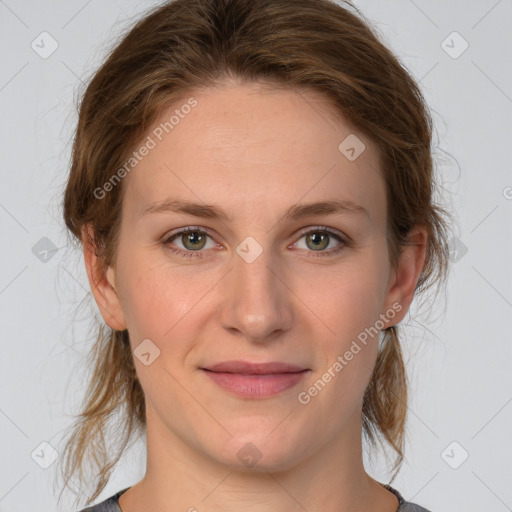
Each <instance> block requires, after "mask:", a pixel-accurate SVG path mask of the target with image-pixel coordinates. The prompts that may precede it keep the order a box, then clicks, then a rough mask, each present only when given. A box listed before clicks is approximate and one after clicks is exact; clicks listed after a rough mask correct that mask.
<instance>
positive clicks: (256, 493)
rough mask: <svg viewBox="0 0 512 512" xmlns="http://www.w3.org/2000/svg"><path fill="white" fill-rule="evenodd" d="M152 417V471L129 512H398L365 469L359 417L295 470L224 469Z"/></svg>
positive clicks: (125, 498)
mask: <svg viewBox="0 0 512 512" xmlns="http://www.w3.org/2000/svg"><path fill="white" fill-rule="evenodd" d="M150 411H151V409H150V407H148V414H147V420H148V421H147V440H148V443H147V469H146V474H145V476H144V478H143V479H142V480H141V481H140V482H139V483H138V484H137V485H135V486H133V487H132V488H130V489H129V490H128V491H126V492H125V493H124V494H123V495H122V496H121V497H120V499H119V505H120V507H121V508H122V510H123V512H135V511H137V512H145V511H148V510H152V511H155V512H156V511H158V512H166V511H170V510H186V511H190V512H194V511H200V510H206V509H207V510H208V511H209V512H221V511H222V512H230V511H235V510H237V511H238V510H240V509H243V510H246V511H247V512H267V511H268V510H286V511H290V512H304V511H305V510H307V511H308V512H314V511H322V512H325V511H336V512H344V511H347V512H348V511H350V512H359V511H361V512H362V511H363V510H373V511H375V512H396V510H397V508H398V501H397V499H396V497H395V496H394V495H393V494H392V493H390V492H389V491H387V490H386V489H385V488H384V487H382V486H381V485H380V484H379V483H378V482H376V481H375V480H373V479H372V478H371V477H369V476H368V475H367V473H366V471H365V470H364V466H363V462H362V448H361V421H360V418H361V416H360V412H359V411H355V414H354V415H353V417H351V418H350V420H349V421H348V422H347V425H346V428H345V429H344V431H343V433H342V434H341V435H339V436H338V437H337V438H336V439H335V440H334V441H331V442H327V443H325V444H323V445H320V447H319V448H317V449H315V450H314V452H312V453H311V455H310V456H309V457H306V458H304V459H302V460H301V461H300V462H299V463H297V464H295V465H293V467H283V466H278V465H275V466H270V465H268V464H267V466H262V467H259V466H258V465H256V466H254V467H253V468H250V469H248V468H240V464H236V463H235V461H234V462H233V464H232V465H226V464H220V463H219V462H218V461H217V460H215V459H213V458H211V457H208V456H206V455H205V453H204V451H201V450H198V449H197V447H193V446H190V445H189V444H187V442H186V440H184V439H183V438H181V437H179V436H177V435H176V434H175V433H173V432H170V431H169V429H168V428H167V427H166V426H165V425H164V424H162V422H160V421H159V419H158V417H157V415H156V414H154V413H153V414H152V413H151V412H150Z"/></svg>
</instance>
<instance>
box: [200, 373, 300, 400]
mask: <svg viewBox="0 0 512 512" xmlns="http://www.w3.org/2000/svg"><path fill="white" fill-rule="evenodd" d="M203 372H204V373H206V375H207V376H208V377H209V378H210V379H212V380H213V382H215V384H217V385H218V386H220V387H221V388H223V389H226V390H228V391H231V392H232V393H235V394H236V395H238V396H243V397H247V398H264V397H268V396H274V395H277V394H278V393H281V392H282V391H285V390H286V389H290V388H292V387H293V386H296V385H297V384H298V383H299V382H300V381H301V380H302V379H303V378H304V375H305V374H306V373H307V372H308V370H304V371H302V372H293V373H274V374H269V375H244V374H241V373H222V372H212V371H209V370H203Z"/></svg>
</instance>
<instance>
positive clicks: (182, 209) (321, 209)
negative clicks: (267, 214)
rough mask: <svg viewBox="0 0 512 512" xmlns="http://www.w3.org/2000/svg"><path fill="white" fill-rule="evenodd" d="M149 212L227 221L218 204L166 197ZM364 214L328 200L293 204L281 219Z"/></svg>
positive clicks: (147, 210) (347, 203) (349, 203)
mask: <svg viewBox="0 0 512 512" xmlns="http://www.w3.org/2000/svg"><path fill="white" fill-rule="evenodd" d="M150 213H185V214H188V215H193V216H195V217H204V218H210V219H220V220H223V221H226V222H229V221H230V220H231V218H230V217H229V215H228V214H227V213H226V212H225V211H224V210H222V208H219V207H218V206H214V205H209V204H199V203H194V202H192V201H187V200H183V199H175V198H168V199H165V200H164V201H159V202H155V203H151V204H150V205H149V206H148V207H146V208H145V209H144V210H143V212H142V213H141V215H140V216H141V217H142V216H144V215H147V214H150ZM340 213H341V214H343V213H346V214H351V215H364V216H366V217H368V218H370V214H369V213H368V211H367V210H366V209H365V208H363V207H362V206H360V205H358V204H356V203H354V202H353V201H350V200H330V201H319V202H315V203H303V204H294V205H292V206H290V208H288V210H287V211H286V212H285V214H284V215H283V217H281V219H290V220H296V219H299V218H301V217H306V216H311V215H333V214H340Z"/></svg>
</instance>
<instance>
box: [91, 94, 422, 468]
mask: <svg viewBox="0 0 512 512" xmlns="http://www.w3.org/2000/svg"><path fill="white" fill-rule="evenodd" d="M192 96H193V100H192V99H190V98H188V97H187V98H185V99H184V100H183V102H181V103H176V104H175V105H173V106H172V108H170V109H169V110H167V111H165V112H164V113H162V116H161V117H160V118H159V119H158V121H157V122H156V123H155V124H154V125H153V126H152V127H151V129H150V131H149V132H148V134H147V136H149V138H148V137H146V138H145V139H144V140H143V141H142V142H141V144H140V147H142V146H143V145H146V147H147V148H148V149H147V150H139V146H138V147H137V148H136V150H138V157H137V158H139V160H140V161H139V160H138V163H137V164H136V166H134V167H133V169H132V170H130V172H129V173H128V175H127V176H126V177H125V178H124V181H123V183H122V186H123V187H125V191H124V192H125V194H124V199H123V209H122V222H121V227H120V236H119V242H118V250H117V256H116V260H115V265H114V266H113V268H111V269H109V270H108V271H107V273H106V277H107V279H108V280H109V281H110V283H111V284H112V285H113V288H114V289H115V290H116V292H117V295H114V294H113V292H109V291H105V294H104V295H105V298H103V299H102V298H99V299H98V297H99V295H98V293H99V292H98V291H97V290H96V292H95V294H96V297H97V300H98V303H99V305H100V309H101V310H102V313H103V314H104V317H105V319H106V321H107V323H109V325H111V326H112V327H114V328H117V329H119V328H124V327H126V328H127V329H128V332H129V336H130V340H131V344H132V348H133V349H134V353H135V364H136V369H137V374H138V377H139V379H140V382H141V385H142V387H143V389H144V392H145V398H146V406H147V421H148V440H149V437H150V436H152V439H153V442H160V443H161V446H162V448H163V447H164V446H168V444H166V443H169V442H171V443H174V445H176V443H183V444H184V445H186V446H187V447H188V448H192V449H193V450H196V452H197V451H199V452H201V453H202V454H203V455H206V456H207V457H208V458H210V459H213V460H216V461H219V462H222V463H225V464H228V465H231V466H238V467H243V466H251V465H253V464H255V463H257V465H258V466H259V467H262V468H274V469H279V468H281V469H285V468H287V467H292V466H293V465H296V464H298V463H299V462H300V461H301V460H305V458H306V457H309V456H311V455H312V454H313V453H315V452H319V451H320V450H324V451H325V450H328V447H333V446H334V445H335V444H336V443H353V441H354V440H356V441H358V437H357V436H359V434H360V430H361V406H362V398H363V394H364V391H365V388H366V386H367V384H368V382H369V379H370V376H371V373H372V370H373V367H374V364H375V360H376V356H377V350H378V341H379V336H378V334H377V335H376V334H375V333H376V332H377V331H378V330H379V329H382V328H385V327H388V326H390V325H394V324H396V323H397V322H399V321H400V320H401V319H402V318H403V316H404V314H405V312H406V309H407V307H408V305H409V300H410V298H411V297H410V296H406V293H405V291H404V286H403V284H402V281H400V280H398V279H397V275H398V274H397V273H395V272H394V271H392V269H391V267H390V264H389V261H388V247H387V243H386V190H385V184H384V180H383V177H382V175H381V171H380V170H379V162H378V155H377V150H376V146H375V145H374V144H373V143H372V142H371V141H370V140H369V139H368V138H367V137H365V136H363V135H361V134H360V133H359V132H358V131H356V130H354V129H352V128H351V127H350V126H349V125H348V124H346V123H342V122H341V121H340V120H339V119H336V118H335V117H334V116H333V115H332V111H333V108H332V107H331V105H330V104H329V103H328V101H327V100H326V99H324V98H323V97H321V96H318V95H316V94H314V93H312V92H304V91H303V92H300V93H298V92H293V91H291V90H282V89H281V90H272V91H271V90H266V89H262V88H260V87H257V86H256V85H254V84H250V85H244V86H240V85H232V84H230V85H226V86H225V87H223V88H219V89H215V90H213V89H212V90H208V91H205V92H198V93H197V94H193V95H192ZM185 105H189V107H190V108H189V107H186V106H185ZM176 110H177V111H178V112H175V111H176ZM173 115H174V116H175V117H174V118H172V120H171V121H169V120H170V119H171V116H173ZM177 119H179V120H178V121H177ZM166 122H167V123H168V124H167V125H165V123H166ZM164 127H165V128H164ZM167 132H168V133H167ZM340 144H341V146H340ZM362 144H364V146H363V145H362ZM143 153H144V154H145V156H143ZM118 186H119V185H118ZM99 200H101V199H99ZM334 202H336V204H337V205H338V206H337V207H333V205H334ZM314 205H317V206H314ZM322 205H323V206H322ZM185 229H190V230H191V231H192V232H191V233H189V234H180V232H181V231H183V230H185ZM409 281H411V280H409ZM411 282H412V281H411ZM401 286H402V287H401ZM413 287H414V286H413V284H410V283H409V288H408V289H407V290H408V293H409V292H412V289H413ZM407 290H406V291H407ZM109 294H110V295H109ZM409 295H410V293H409ZM233 361H235V362H237V361H244V362H246V363H253V364H255V365H256V364H264V363H282V364H284V365H291V366H293V368H290V367H289V368H279V367H271V366H267V367H266V368H264V367H262V366H260V367H258V366H254V367H244V366H238V365H237V364H234V365H233V366H231V367H227V368H223V369H224V371H218V372H214V371H212V369H213V367H214V365H218V364H219V363H224V362H228V363H229V362H233ZM208 369H210V370H208ZM220 370H222V368H220ZM265 370H266V372H267V375H266V376H265V375H263V373H265ZM290 370H295V371H293V372H290ZM299 370H300V372H299ZM230 372H231V373H230ZM251 372H252V373H253V375H249V373H251ZM269 372H270V373H271V375H269V374H268V373H269ZM272 373H273V375H272ZM356 444H357V443H356ZM347 445H350V446H352V444H347Z"/></svg>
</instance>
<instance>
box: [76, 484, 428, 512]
mask: <svg viewBox="0 0 512 512" xmlns="http://www.w3.org/2000/svg"><path fill="white" fill-rule="evenodd" d="M381 485H382V486H384V487H385V488H386V489H387V490H388V491H390V492H392V493H393V494H394V495H395V496H396V497H397V499H398V508H397V509H396V512H430V511H429V510H427V509H426V508H423V507H420V506H419V505H416V504H415V503H411V502H409V501H405V500H404V498H402V495H401V494H400V493H399V492H398V491H397V490H396V489H393V487H391V486H390V485H388V484H381ZM128 489H129V487H127V488H126V489H123V490H122V491H119V492H117V493H116V494H114V495H113V496H110V498H107V499H106V500H105V501H102V502H101V503H98V504H97V505H92V506H91V507H87V508H84V509H82V510H81V511H80V512H123V511H122V510H121V507H120V506H119V504H118V499H119V496H121V494H123V492H125V491H127V490H128Z"/></svg>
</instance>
